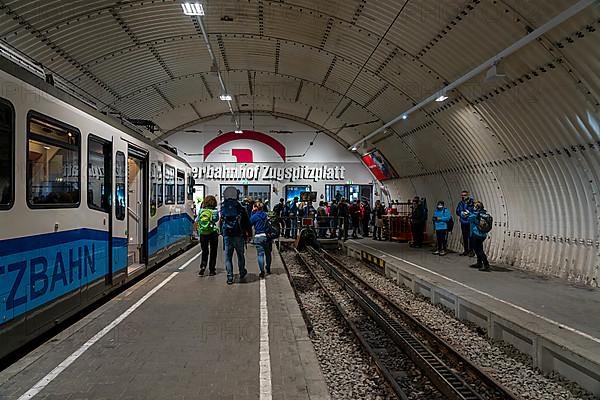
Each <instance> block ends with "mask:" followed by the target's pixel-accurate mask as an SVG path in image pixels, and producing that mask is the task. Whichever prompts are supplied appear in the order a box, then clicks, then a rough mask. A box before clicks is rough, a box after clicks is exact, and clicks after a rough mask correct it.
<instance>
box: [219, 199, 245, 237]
mask: <svg viewBox="0 0 600 400" xmlns="http://www.w3.org/2000/svg"><path fill="white" fill-rule="evenodd" d="M242 212H244V211H243V210H242V207H241V206H240V204H239V202H238V201H237V200H234V199H228V200H225V201H224V202H223V206H222V207H221V218H222V220H223V221H222V225H221V232H222V233H223V236H242V225H241V220H242Z"/></svg>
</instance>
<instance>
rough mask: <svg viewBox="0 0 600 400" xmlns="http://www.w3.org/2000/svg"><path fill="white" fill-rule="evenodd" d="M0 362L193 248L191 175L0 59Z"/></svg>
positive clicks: (170, 156)
mask: <svg viewBox="0 0 600 400" xmlns="http://www.w3.org/2000/svg"><path fill="white" fill-rule="evenodd" d="M0 88H1V89H2V90H1V91H0V301H1V302H0V343H1V344H2V345H1V346H0V359H3V358H6V356H7V355H9V354H11V353H14V352H15V351H16V350H18V349H19V348H21V347H22V346H24V345H25V344H27V343H28V342H30V341H31V340H33V339H35V338H37V337H39V336H40V335H42V334H43V333H45V332H48V331H49V330H50V329H52V328H53V327H55V326H56V325H57V324H59V323H61V322H62V321H65V319H67V318H69V317H72V316H73V315H75V314H76V313H78V312H80V311H81V310H82V309H84V308H85V307H87V306H89V305H91V304H93V303H95V302H97V301H99V300H101V299H103V298H105V297H106V296H110V295H111V293H114V292H115V291H116V290H118V289H119V288H120V287H122V286H123V285H125V284H126V283H128V282H130V281H131V280H133V279H135V278H136V277H139V276H140V275H142V274H143V273H145V272H146V271H148V270H150V269H152V268H154V267H156V266H157V265H159V264H160V263H162V262H164V261H165V260H167V259H168V258H170V257H173V256H174V255H175V254H178V253H180V252H181V251H183V250H185V249H187V248H189V247H191V246H193V245H194V244H195V240H194V238H193V235H192V232H193V218H194V208H193V207H194V206H193V187H194V179H193V176H192V169H191V167H190V165H189V164H188V163H187V162H186V161H185V160H184V159H182V158H181V157H179V156H177V155H176V154H175V153H173V152H171V151H169V150H167V149H164V148H162V147H161V146H158V145H156V144H154V143H153V142H151V141H150V140H148V139H146V138H145V137H144V136H143V135H141V134H140V133H138V132H137V131H136V130H135V129H133V128H129V127H127V126H125V125H123V124H122V123H120V122H119V121H118V120H116V119H114V118H112V117H110V116H108V115H105V114H103V113H101V112H99V111H97V110H95V109H94V108H93V107H91V106H90V105H88V104H86V103H85V102H83V101H81V100H80V99H78V98H77V97H76V96H72V95H70V94H69V93H67V92H65V91H63V90H60V89H58V88H57V87H56V86H54V85H52V84H51V82H46V80H44V79H42V78H41V77H39V76H38V75H36V74H35V73H32V72H30V71H27V70H26V69H23V68H22V67H21V66H19V65H17V64H16V63H13V62H11V61H10V60H6V59H1V60H0Z"/></svg>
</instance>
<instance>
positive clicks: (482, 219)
mask: <svg viewBox="0 0 600 400" xmlns="http://www.w3.org/2000/svg"><path fill="white" fill-rule="evenodd" d="M493 226H494V218H493V217H492V216H491V215H490V214H488V213H487V212H485V213H480V214H479V230H480V231H481V232H482V233H489V232H490V231H491V230H492V227H493Z"/></svg>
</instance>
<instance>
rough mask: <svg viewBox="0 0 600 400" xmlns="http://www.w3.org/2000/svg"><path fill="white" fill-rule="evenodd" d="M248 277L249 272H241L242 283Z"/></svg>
mask: <svg viewBox="0 0 600 400" xmlns="http://www.w3.org/2000/svg"><path fill="white" fill-rule="evenodd" d="M246 275H248V271H244V272H240V281H241V280H242V279H244V278H245V277H246Z"/></svg>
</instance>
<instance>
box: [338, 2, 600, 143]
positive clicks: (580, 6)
mask: <svg viewBox="0 0 600 400" xmlns="http://www.w3.org/2000/svg"><path fill="white" fill-rule="evenodd" d="M597 1H598V0H580V1H578V2H577V3H576V4H574V5H572V6H571V7H569V8H568V9H566V10H565V11H563V12H562V13H560V14H558V15H557V16H556V17H554V18H552V19H551V20H549V21H548V22H546V23H545V24H544V25H542V26H540V27H539V28H537V29H536V30H534V31H533V32H531V33H530V34H528V35H527V36H524V37H522V38H521V39H519V40H517V41H516V42H515V43H513V44H512V45H510V46H509V47H507V48H506V49H504V50H502V51H501V52H500V53H498V54H496V55H495V56H494V57H492V58H490V59H489V60H487V61H486V62H484V63H483V64H481V65H480V66H478V67H476V68H475V69H473V70H471V71H470V72H468V73H467V74H465V75H463V76H462V77H460V78H458V79H457V80H456V81H454V82H452V83H451V84H449V85H448V86H446V87H444V88H443V89H442V90H440V91H439V92H436V93H434V94H433V95H431V96H429V97H428V98H426V99H425V100H423V101H421V102H420V103H419V104H417V105H416V106H414V107H413V108H411V109H409V110H407V111H405V112H403V113H402V114H400V115H399V116H397V117H396V118H394V119H393V120H391V121H390V122H388V123H387V124H385V125H383V126H381V127H379V128H377V129H376V130H374V131H373V132H371V133H370V134H368V135H367V136H365V137H364V138H362V139H360V140H359V141H357V142H356V143H354V144H352V145H351V146H348V150H352V149H355V148H358V145H360V144H361V143H362V142H365V141H367V140H369V139H371V138H372V137H373V136H375V135H377V134H379V133H381V132H383V131H384V130H385V129H386V128H389V127H390V126H392V125H394V124H396V123H397V122H399V121H400V120H405V119H407V118H408V116H409V115H410V114H412V113H414V112H415V111H418V110H420V109H421V108H423V107H425V106H426V105H427V104H429V103H431V102H432V101H434V100H437V99H438V98H440V97H441V96H443V95H444V93H450V91H451V90H453V89H455V88H457V87H458V86H460V85H462V84H463V83H465V82H467V81H469V80H470V79H472V78H474V77H476V76H477V75H479V74H481V73H482V72H484V71H485V70H486V69H488V68H490V67H493V66H494V65H496V64H497V63H498V62H500V61H501V60H502V59H503V58H506V57H508V56H509V55H511V54H512V53H514V52H516V51H517V50H519V49H521V48H522V47H524V46H526V45H528V44H529V43H531V42H533V41H534V40H536V39H537V38H539V37H540V36H542V35H543V34H545V33H546V32H548V31H550V30H551V29H553V28H555V27H557V26H558V25H560V24H561V23H563V22H564V21H566V20H567V19H569V18H571V17H572V16H574V15H575V14H577V13H579V12H580V11H582V10H584V9H585V8H587V7H588V6H591V5H592V4H594V3H596V2H597ZM353 151H355V150H353Z"/></svg>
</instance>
